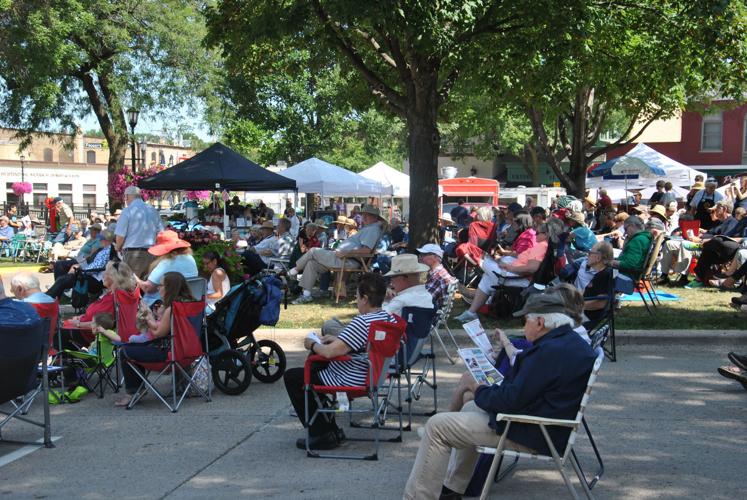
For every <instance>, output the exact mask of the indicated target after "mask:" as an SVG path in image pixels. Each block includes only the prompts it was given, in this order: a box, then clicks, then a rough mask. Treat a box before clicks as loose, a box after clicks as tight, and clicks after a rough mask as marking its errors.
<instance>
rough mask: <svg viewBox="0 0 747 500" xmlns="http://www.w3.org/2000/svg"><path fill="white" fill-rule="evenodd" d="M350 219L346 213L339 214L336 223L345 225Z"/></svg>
mask: <svg viewBox="0 0 747 500" xmlns="http://www.w3.org/2000/svg"><path fill="white" fill-rule="evenodd" d="M349 220H350V219H348V218H347V217H345V216H344V215H338V216H337V220H335V224H340V225H343V226H344V225H345V224H347V223H348V221H349Z"/></svg>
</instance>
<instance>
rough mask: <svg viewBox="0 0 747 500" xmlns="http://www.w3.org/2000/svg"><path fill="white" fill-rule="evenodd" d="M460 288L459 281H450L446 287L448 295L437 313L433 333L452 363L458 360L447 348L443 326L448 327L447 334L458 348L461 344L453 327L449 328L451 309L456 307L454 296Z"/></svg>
mask: <svg viewBox="0 0 747 500" xmlns="http://www.w3.org/2000/svg"><path fill="white" fill-rule="evenodd" d="M458 289H459V282H458V281H453V282H451V283H449V287H448V288H447V289H446V296H445V297H444V304H443V306H442V307H441V309H440V310H439V311H438V312H437V313H436V321H435V323H434V325H433V334H434V335H435V336H436V340H438V343H439V344H440V345H441V348H442V349H443V350H444V353H445V354H446V358H447V359H448V360H449V363H451V364H452V365H453V364H455V363H456V360H455V359H454V357H452V356H451V354H449V350H448V349H447V348H446V344H445V343H444V341H443V339H442V338H441V327H443V328H445V329H446V334H447V335H448V336H449V338H450V339H451V343H452V344H454V347H455V348H456V349H457V350H458V349H459V344H458V343H457V341H456V339H455V338H454V335H453V334H452V333H451V329H450V328H449V315H451V309H452V308H453V307H454V296H455V295H456V292H457V290H458Z"/></svg>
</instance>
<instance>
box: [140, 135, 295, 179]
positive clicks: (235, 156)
mask: <svg viewBox="0 0 747 500" xmlns="http://www.w3.org/2000/svg"><path fill="white" fill-rule="evenodd" d="M139 186H140V188H142V189H157V190H161V191H175V190H180V189H189V190H194V191H198V190H210V191H222V190H229V191H231V190H233V191H295V190H296V181H294V180H293V179H289V178H287V177H283V176H282V175H278V174H276V173H274V172H270V171H269V170H267V169H266V168H263V167H261V166H259V165H257V164H256V163H254V162H253V161H251V160H248V159H246V158H244V157H243V156H241V155H240V154H239V153H237V152H236V151H234V150H232V149H231V148H229V147H227V146H224V145H223V144H221V143H220V142H216V143H215V144H213V145H212V146H210V147H209V148H207V149H206V150H204V151H202V152H201V153H198V154H196V155H195V156H193V157H192V158H190V159H188V160H185V161H183V162H181V163H177V164H176V165H174V166H173V167H171V168H167V169H166V170H163V171H161V172H159V173H157V174H156V175H152V176H150V177H147V178H145V179H143V180H141V181H140V183H139Z"/></svg>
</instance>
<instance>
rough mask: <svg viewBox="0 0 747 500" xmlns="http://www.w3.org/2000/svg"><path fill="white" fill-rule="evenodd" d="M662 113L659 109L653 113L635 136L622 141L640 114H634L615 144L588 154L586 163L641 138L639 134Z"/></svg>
mask: <svg viewBox="0 0 747 500" xmlns="http://www.w3.org/2000/svg"><path fill="white" fill-rule="evenodd" d="M663 112H664V110H662V109H660V110H659V111H657V112H656V113H654V115H653V116H652V117H651V118H649V119H648V120H646V123H644V124H643V127H641V130H639V131H638V132H636V134H635V135H634V136H632V137H631V138H630V139H627V140H623V138H624V137H626V136H627V135H628V134H629V133H630V132H631V131H632V130H633V127H635V124H636V121H637V119H638V115H639V114H640V113H636V115H635V117H633V118H632V119H631V120H630V125H629V126H628V129H627V130H626V131H625V133H624V134H623V135H621V136H620V138H619V139H618V140H616V141H615V142H613V143H612V144H608V145H606V146H605V147H603V148H600V149H599V150H598V151H594V152H593V153H592V154H590V155H589V157H588V162H591V161H592V160H594V158H597V157H599V156H601V155H603V154H607V153H608V152H610V151H611V150H613V149H614V148H616V147H618V146H625V145H627V144H630V143H631V142H633V141H635V140H636V139H638V138H639V137H640V136H641V134H642V133H643V132H644V131H645V130H646V129H647V128H648V126H649V125H651V124H652V123H653V122H655V121H656V120H658V119H659V117H660V116H661V115H662V113H663Z"/></svg>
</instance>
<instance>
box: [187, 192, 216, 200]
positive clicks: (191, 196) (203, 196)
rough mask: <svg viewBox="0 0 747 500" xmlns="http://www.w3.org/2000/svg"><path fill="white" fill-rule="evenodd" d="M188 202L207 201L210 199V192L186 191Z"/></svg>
mask: <svg viewBox="0 0 747 500" xmlns="http://www.w3.org/2000/svg"><path fill="white" fill-rule="evenodd" d="M186 196H187V199H188V200H207V199H208V198H210V191H187V195H186Z"/></svg>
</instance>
